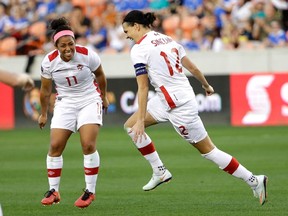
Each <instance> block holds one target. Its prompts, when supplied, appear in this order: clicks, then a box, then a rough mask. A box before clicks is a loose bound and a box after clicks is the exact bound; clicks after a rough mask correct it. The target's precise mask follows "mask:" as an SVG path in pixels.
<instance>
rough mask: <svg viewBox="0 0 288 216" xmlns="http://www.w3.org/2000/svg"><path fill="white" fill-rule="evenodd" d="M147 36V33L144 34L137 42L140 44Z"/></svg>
mask: <svg viewBox="0 0 288 216" xmlns="http://www.w3.org/2000/svg"><path fill="white" fill-rule="evenodd" d="M146 37H147V34H146V35H144V36H143V37H142V38H141V39H140V40H139V41H137V43H136V44H140V43H141V42H142V41H143V40H144V39H145V38H146Z"/></svg>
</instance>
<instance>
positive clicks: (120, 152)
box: [0, 126, 288, 216]
mask: <svg viewBox="0 0 288 216" xmlns="http://www.w3.org/2000/svg"><path fill="white" fill-rule="evenodd" d="M47 128H49V127H47ZM47 128H46V129H45V130H43V131H41V130H40V129H37V128H36V129H18V130H14V131H0V203H1V205H2V209H3V215H4V216H42V215H51V216H52V215H53V216H54V215H61V216H66V215H67V216H78V215H85V216H86V215H89V216H90V215H95V216H102V215H105V216H106V215H115V216H120V215H125V216H127V215H133V216H137V215H145V216H149V215H153V216H154V215H155V216H158V215H165V216H167V215H173V216H174V215H179V216H180V215H181V216H182V215H183V216H186V215H213V216H214V215H219V216H225V215H229V216H230V215H233V216H237V215H243V216H250V215H251V216H252V215H253V216H255V215H261V216H264V215H273V216H280V215H287V214H288V213H287V212H288V207H287V198H288V187H287V179H288V169H287V168H288V166H287V165H288V127H247V128H233V127H225V126H220V127H207V130H208V132H209V134H210V136H211V138H212V140H213V141H214V143H215V144H216V145H217V146H218V148H220V149H222V150H224V151H226V152H228V153H230V154H231V155H233V156H235V157H236V158H237V159H238V161H239V162H240V163H242V164H243V165H244V166H246V167H247V168H248V169H250V170H251V171H253V172H254V173H255V174H263V173H264V174H266V175H268V177H269V184H268V199H269V201H268V203H267V204H265V205H264V206H260V205H259V203H258V199H256V198H254V197H253V195H252V191H251V189H250V188H249V187H248V186H247V185H246V184H245V183H244V182H242V181H241V180H239V179H236V178H234V177H232V176H230V175H228V174H226V173H224V172H223V171H221V170H219V169H218V168H217V166H215V165H214V164H213V163H211V162H209V161H207V160H205V159H203V158H202V157H201V156H200V155H199V153H198V152H197V151H196V149H194V148H193V147H191V146H190V145H188V144H187V143H186V142H185V141H183V140H182V139H181V138H180V137H179V136H178V135H177V134H176V132H174V129H172V128H171V127H169V126H163V127H159V126H155V127H151V128H150V129H148V130H147V132H148V133H149V135H150V136H151V138H152V139H153V140H154V143H155V145H156V147H157V150H158V152H159V154H160V156H161V157H162V160H163V162H164V163H165V165H166V167H168V168H169V170H170V171H171V172H172V174H173V179H172V181H171V182H170V183H168V184H165V185H161V186H160V187H158V188H157V189H156V190H155V191H151V192H143V191H142V186H143V185H144V184H146V183H147V182H148V180H149V179H150V177H151V174H152V172H151V168H150V166H149V165H148V163H147V162H146V160H145V159H144V158H142V157H141V156H140V153H139V152H138V151H137V150H136V148H135V147H134V145H133V144H132V142H131V141H130V139H129V137H128V136H127V135H126V134H125V131H124V130H123V129H121V127H119V128H116V127H115V128H111V127H103V128H102V129H101V134H100V136H99V139H98V150H99V154H100V157H101V167H100V172H99V178H98V183H97V198H96V201H95V202H93V203H92V205H91V206H90V207H89V208H87V209H83V210H81V209H77V208H76V207H74V206H73V204H74V201H75V200H76V199H77V198H78V197H79V196H80V195H81V193H82V189H83V188H84V187H85V184H84V172H83V157H82V153H81V149H80V144H79V135H78V134H74V135H73V136H72V137H71V139H70V141H69V143H68V145H67V147H66V150H65V152H64V154H63V157H64V168H63V171H62V178H61V185H60V192H61V202H60V204H58V205H53V206H48V207H44V206H42V205H41V204H40V200H41V199H42V198H43V194H44V193H45V192H46V191H47V189H48V182H47V177H46V176H47V174H46V154H47V149H48V144H49V130H48V129H47ZM156 129H157V130H156Z"/></svg>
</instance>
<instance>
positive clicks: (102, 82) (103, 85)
mask: <svg viewBox="0 0 288 216" xmlns="http://www.w3.org/2000/svg"><path fill="white" fill-rule="evenodd" d="M93 73H94V74H95V77H96V80H97V83H98V85H99V88H100V91H101V97H102V100H103V109H104V112H105V113H106V112H107V109H108V106H109V101H108V98H107V80H106V76H105V73H104V70H103V68H102V66H101V65H100V66H99V67H98V68H97V70H96V71H94V72H93Z"/></svg>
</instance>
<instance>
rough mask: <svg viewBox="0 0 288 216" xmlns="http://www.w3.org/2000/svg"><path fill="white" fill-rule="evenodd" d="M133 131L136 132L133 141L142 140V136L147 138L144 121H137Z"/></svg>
mask: <svg viewBox="0 0 288 216" xmlns="http://www.w3.org/2000/svg"><path fill="white" fill-rule="evenodd" d="M131 131H133V132H134V137H133V142H134V143H136V142H137V141H139V142H142V138H143V137H144V139H147V137H146V134H145V126H144V122H142V121H137V122H136V124H135V125H134V126H133V127H132V128H131Z"/></svg>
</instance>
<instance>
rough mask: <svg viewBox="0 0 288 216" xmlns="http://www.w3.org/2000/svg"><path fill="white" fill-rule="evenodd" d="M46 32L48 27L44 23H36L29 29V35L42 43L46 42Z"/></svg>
mask: <svg viewBox="0 0 288 216" xmlns="http://www.w3.org/2000/svg"><path fill="white" fill-rule="evenodd" d="M46 30H47V25H46V23H45V22H44V21H38V22H35V23H33V24H32V25H31V26H30V27H29V29H28V31H29V34H30V35H31V36H34V37H36V38H38V39H39V40H40V41H41V42H44V41H45V39H46Z"/></svg>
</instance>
